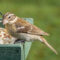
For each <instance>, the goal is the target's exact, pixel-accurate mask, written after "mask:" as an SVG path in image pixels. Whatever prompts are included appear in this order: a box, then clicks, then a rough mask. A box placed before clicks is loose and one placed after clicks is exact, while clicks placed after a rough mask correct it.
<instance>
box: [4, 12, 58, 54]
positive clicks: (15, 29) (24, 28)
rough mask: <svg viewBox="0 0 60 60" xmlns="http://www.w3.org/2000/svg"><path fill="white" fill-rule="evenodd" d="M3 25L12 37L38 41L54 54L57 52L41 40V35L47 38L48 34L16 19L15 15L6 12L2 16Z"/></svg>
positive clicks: (20, 19) (22, 20) (43, 39)
mask: <svg viewBox="0 0 60 60" xmlns="http://www.w3.org/2000/svg"><path fill="white" fill-rule="evenodd" d="M3 25H5V28H6V29H7V31H8V33H9V34H11V35H12V36H13V37H15V38H17V39H21V40H25V41H35V40H39V41H41V42H42V43H44V44H45V45H46V46H48V47H49V48H50V49H51V50H52V51H53V52H54V53H56V54H58V53H57V51H56V50H55V49H54V48H53V47H52V46H51V45H50V44H48V42H47V41H46V40H45V38H43V35H46V36H48V33H46V32H44V31H43V30H41V29H40V28H38V27H36V26H35V25H33V24H30V23H29V22H27V21H25V20H24V19H22V18H19V17H17V16H16V15H15V14H13V13H10V12H7V13H6V14H4V16H3Z"/></svg>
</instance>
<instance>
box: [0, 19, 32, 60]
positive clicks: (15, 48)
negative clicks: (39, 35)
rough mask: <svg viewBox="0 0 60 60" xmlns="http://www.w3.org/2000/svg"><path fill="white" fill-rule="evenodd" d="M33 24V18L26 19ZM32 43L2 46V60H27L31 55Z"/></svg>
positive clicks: (0, 54) (0, 47) (0, 52)
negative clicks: (29, 54)
mask: <svg viewBox="0 0 60 60" xmlns="http://www.w3.org/2000/svg"><path fill="white" fill-rule="evenodd" d="M24 19H25V20H27V21H28V22H30V23H31V24H33V19H32V18H24ZM31 44H32V42H25V43H23V44H22V43H18V44H4V45H1V44H0V60H25V59H26V58H27V55H28V53H29V50H30V47H31Z"/></svg>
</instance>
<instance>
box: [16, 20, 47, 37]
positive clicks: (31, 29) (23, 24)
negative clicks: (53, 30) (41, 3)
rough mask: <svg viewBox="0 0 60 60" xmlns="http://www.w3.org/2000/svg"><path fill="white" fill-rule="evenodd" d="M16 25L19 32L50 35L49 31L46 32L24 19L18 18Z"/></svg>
mask: <svg viewBox="0 0 60 60" xmlns="http://www.w3.org/2000/svg"><path fill="white" fill-rule="evenodd" d="M15 26H16V28H17V32H18V33H19V32H20V33H21V32H23V33H28V34H33V35H47V36H48V33H46V32H44V31H43V30H41V29H39V28H38V27H36V26H35V25H32V24H30V23H29V22H27V21H25V20H23V19H18V21H17V22H16V24H15Z"/></svg>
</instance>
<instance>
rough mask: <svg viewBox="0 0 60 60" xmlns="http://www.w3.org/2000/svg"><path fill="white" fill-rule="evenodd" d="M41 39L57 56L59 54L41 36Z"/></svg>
mask: <svg viewBox="0 0 60 60" xmlns="http://www.w3.org/2000/svg"><path fill="white" fill-rule="evenodd" d="M40 39H41V40H42V42H43V43H44V44H45V45H46V46H47V47H49V48H50V49H51V50H52V51H53V52H54V53H55V54H56V55H57V54H58V53H57V51H56V50H55V49H54V48H53V47H52V46H51V45H50V44H49V43H48V42H47V41H46V40H45V39H44V38H43V37H42V36H40Z"/></svg>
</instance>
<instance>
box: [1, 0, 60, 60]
mask: <svg viewBox="0 0 60 60" xmlns="http://www.w3.org/2000/svg"><path fill="white" fill-rule="evenodd" d="M0 11H1V12H2V13H3V14H4V13H6V12H12V13H14V14H16V15H17V16H19V17H21V18H27V17H28V18H33V19H34V24H35V25H36V26H38V27H40V28H41V29H43V30H44V31H46V32H48V33H49V34H50V36H49V37H45V38H46V39H47V41H48V42H49V43H50V44H51V45H52V46H53V47H54V48H55V49H56V50H57V51H58V55H55V54H54V53H53V52H52V51H51V50H50V49H49V48H47V47H46V46H45V45H43V44H42V43H40V42H39V41H35V42H33V44H32V47H31V50H30V52H29V55H28V58H27V60H60V0H0Z"/></svg>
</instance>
